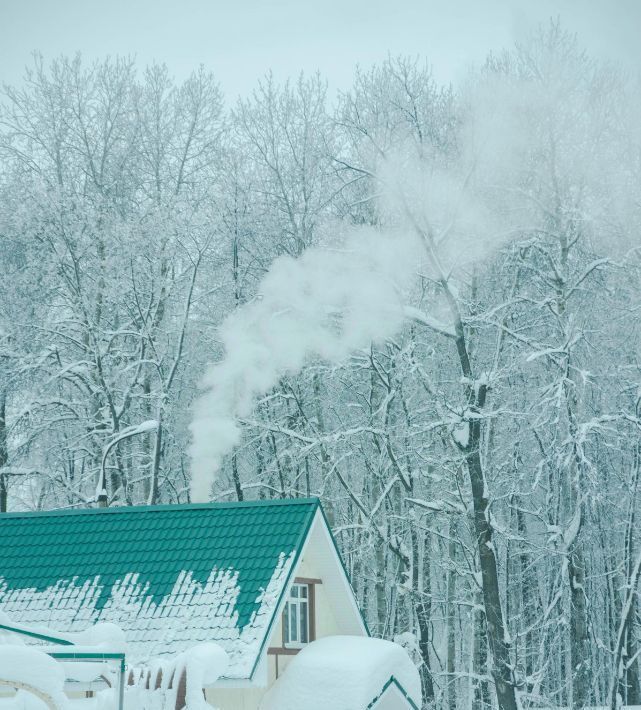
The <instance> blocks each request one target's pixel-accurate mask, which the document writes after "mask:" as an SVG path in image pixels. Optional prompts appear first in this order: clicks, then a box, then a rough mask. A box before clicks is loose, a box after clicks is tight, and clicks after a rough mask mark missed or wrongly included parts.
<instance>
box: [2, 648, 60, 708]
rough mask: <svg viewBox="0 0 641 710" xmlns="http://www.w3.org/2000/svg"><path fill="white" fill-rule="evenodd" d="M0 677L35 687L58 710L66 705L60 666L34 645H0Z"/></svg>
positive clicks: (5, 680)
mask: <svg viewBox="0 0 641 710" xmlns="http://www.w3.org/2000/svg"><path fill="white" fill-rule="evenodd" d="M0 681H4V682H5V684H6V683H15V684H16V686H15V687H21V686H23V687H26V688H28V689H34V690H36V691H38V692H40V693H42V694H44V695H46V696H48V697H49V698H51V700H53V702H54V703H55V705H56V707H57V708H58V710H63V708H67V697H66V695H65V694H64V685H65V673H64V670H63V668H62V666H61V665H60V664H59V663H57V662H56V661H54V659H53V658H51V657H50V656H47V655H46V654H45V653H42V652H41V651H37V650H36V649H35V648H29V647H27V646H9V645H5V646H0ZM34 703H35V700H34V701H33V702H32V704H34Z"/></svg>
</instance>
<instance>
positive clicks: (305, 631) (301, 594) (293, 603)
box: [283, 584, 310, 648]
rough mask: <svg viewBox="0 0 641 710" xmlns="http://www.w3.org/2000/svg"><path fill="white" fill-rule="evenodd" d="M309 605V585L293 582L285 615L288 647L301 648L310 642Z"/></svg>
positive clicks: (284, 623)
mask: <svg viewBox="0 0 641 710" xmlns="http://www.w3.org/2000/svg"><path fill="white" fill-rule="evenodd" d="M309 606H310V594H309V585H307V584H292V588H291V590H290V592H289V597H288V599H287V603H286V604H285V613H284V616H283V632H284V641H285V647H286V648H301V647H302V646H304V645H305V644H307V643H309V636H310V633H309Z"/></svg>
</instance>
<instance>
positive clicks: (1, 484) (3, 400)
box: [0, 390, 9, 513]
mask: <svg viewBox="0 0 641 710" xmlns="http://www.w3.org/2000/svg"><path fill="white" fill-rule="evenodd" d="M6 413H7V395H6V392H5V391H4V390H2V391H0V471H1V470H2V469H3V468H4V467H5V466H6V465H7V461H8V459H9V456H8V452H7V422H6ZM7 497H8V496H7V477H6V475H5V474H3V473H0V513H6V512H7Z"/></svg>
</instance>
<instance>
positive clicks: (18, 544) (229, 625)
mask: <svg viewBox="0 0 641 710" xmlns="http://www.w3.org/2000/svg"><path fill="white" fill-rule="evenodd" d="M318 505H319V503H318V501H317V500H316V499H294V500H284V501H280V500H279V501H260V502H248V503H211V504H202V505H176V506H147V507H123V508H111V509H97V510H96V509H94V510H74V511H64V512H55V511H54V512H43V513H10V514H3V515H0V610H2V611H4V612H5V613H6V614H8V616H9V618H10V619H11V620H13V621H15V622H21V623H31V624H39V625H43V624H44V625H47V626H49V627H51V628H53V629H57V630H61V631H74V630H79V629H81V628H85V627H86V626H88V625H89V624H92V623H97V622H98V621H110V622H113V623H116V624H118V625H120V626H121V627H122V628H123V629H124V630H125V633H126V635H127V638H128V641H129V645H130V648H132V650H133V655H134V657H137V658H138V660H145V658H146V657H152V656H158V655H163V654H169V653H176V652H179V651H181V650H183V649H184V648H186V647H188V646H190V645H193V644H195V643H198V642H200V641H205V640H212V641H217V642H219V643H221V645H223V646H225V647H226V648H227V650H228V652H229V653H230V656H231V658H232V667H231V673H230V677H248V676H249V675H250V674H251V672H252V670H253V668H254V665H255V661H256V656H257V654H258V653H259V651H260V647H261V646H262V643H263V641H264V636H265V634H266V633H267V630H268V629H269V626H270V623H271V619H272V617H273V614H274V611H275V608H276V606H277V603H278V600H279V599H280V596H281V594H282V592H283V589H284V585H285V584H286V582H287V580H288V578H289V576H290V572H291V570H292V568H293V565H294V563H295V560H296V559H297V557H298V555H299V553H300V549H301V546H302V543H303V541H304V539H305V536H306V534H307V532H308V530H309V527H310V525H311V522H312V519H313V517H314V514H315V512H316V510H317V508H318Z"/></svg>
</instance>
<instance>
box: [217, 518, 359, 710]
mask: <svg viewBox="0 0 641 710" xmlns="http://www.w3.org/2000/svg"><path fill="white" fill-rule="evenodd" d="M295 577H303V578H308V579H320V580H321V584H317V585H315V595H316V599H315V607H316V638H323V637H324V636H334V635H336V634H349V635H354V636H366V635H367V629H366V627H365V625H364V623H363V620H362V617H361V614H360V612H359V610H358V607H357V605H356V600H355V599H354V596H353V593H352V591H351V588H350V586H349V581H348V580H347V577H346V575H345V572H344V570H343V566H342V563H341V561H340V558H339V557H338V554H337V552H336V549H335V547H334V543H333V542H332V539H331V536H330V534H329V531H328V529H327V526H326V524H325V520H324V518H323V516H322V514H321V512H320V511H318V512H317V513H316V517H315V519H314V522H313V523H312V528H311V530H310V533H309V535H308V537H307V540H306V542H305V545H304V547H303V550H302V555H301V558H300V559H299V561H298V564H297V565H296V569H295V570H294V574H293V575H292V578H291V580H290V581H291V582H293V580H294V578H295ZM287 591H289V590H287ZM286 596H287V595H285V597H286ZM285 597H284V598H283V599H282V600H281V604H280V606H279V609H278V612H277V616H276V622H275V624H274V627H273V629H272V631H271V634H270V638H269V643H268V644H267V645H266V646H265V648H264V650H263V658H262V661H261V663H260V664H259V665H260V667H259V668H258V669H257V671H256V673H255V674H254V682H255V683H256V685H258V686H259V687H245V688H238V687H231V686H230V685H229V684H219V685H217V686H214V687H213V688H209V689H208V690H207V694H206V697H207V701H208V702H209V703H210V704H211V705H214V706H215V707H218V708H220V710H257V708H258V707H259V705H260V701H261V699H262V697H263V695H264V694H265V692H266V691H267V688H268V687H270V686H271V685H272V683H273V682H274V681H275V680H276V656H274V655H268V654H267V648H268V647H269V648H280V647H282V645H283V629H282V612H283V607H284V600H285ZM291 658H292V657H291V656H283V655H279V656H278V673H279V675H281V674H282V673H283V672H284V670H285V669H286V667H287V664H288V662H289V661H290V660H291Z"/></svg>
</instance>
